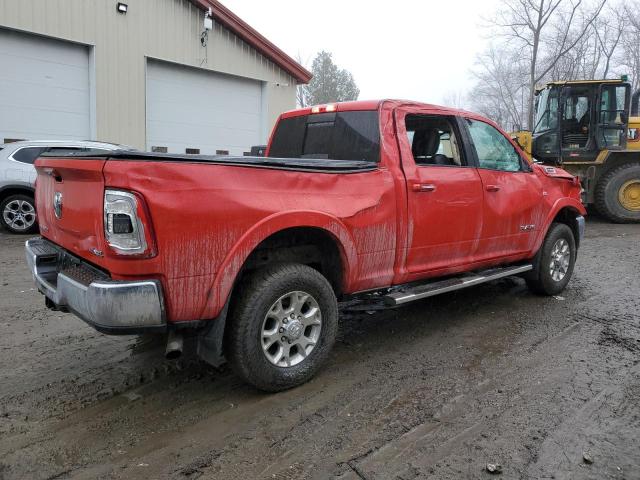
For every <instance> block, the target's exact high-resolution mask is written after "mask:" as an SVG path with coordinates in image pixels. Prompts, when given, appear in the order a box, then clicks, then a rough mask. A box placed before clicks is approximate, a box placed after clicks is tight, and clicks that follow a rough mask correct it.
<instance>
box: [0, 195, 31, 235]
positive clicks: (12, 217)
mask: <svg viewBox="0 0 640 480" xmlns="http://www.w3.org/2000/svg"><path fill="white" fill-rule="evenodd" d="M0 226H1V227H2V228H3V229H4V230H6V231H8V232H11V233H33V232H35V231H36V230H37V229H38V223H37V218H36V208H35V202H34V200H33V197H31V196H29V195H24V194H17V195H10V196H8V197H7V198H5V199H4V200H2V201H1V202H0Z"/></svg>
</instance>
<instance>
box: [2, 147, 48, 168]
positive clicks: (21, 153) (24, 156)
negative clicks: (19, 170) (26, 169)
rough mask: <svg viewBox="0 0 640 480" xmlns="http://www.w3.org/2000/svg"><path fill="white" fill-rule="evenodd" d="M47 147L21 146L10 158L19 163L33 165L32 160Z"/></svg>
mask: <svg viewBox="0 0 640 480" xmlns="http://www.w3.org/2000/svg"><path fill="white" fill-rule="evenodd" d="M46 149H47V147H27V148H21V149H20V150H18V151H17V152H15V153H14V154H13V155H12V156H11V158H13V159H14V160H16V161H18V162H21V163H29V164H31V165H33V162H35V161H36V158H38V157H39V156H40V154H41V153H42V152H44V151H45V150H46Z"/></svg>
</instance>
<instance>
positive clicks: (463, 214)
mask: <svg viewBox="0 0 640 480" xmlns="http://www.w3.org/2000/svg"><path fill="white" fill-rule="evenodd" d="M396 126H397V127H396V128H397V133H398V138H399V145H400V154H401V160H402V168H403V170H404V174H405V179H406V188H407V198H408V199H407V202H408V204H407V207H408V224H409V226H408V233H407V249H406V259H405V268H406V271H407V274H408V276H407V278H406V280H408V281H411V280H414V279H418V278H420V277H422V276H423V275H421V273H423V272H429V271H436V270H442V269H445V270H446V269H447V268H452V267H456V266H459V265H463V264H466V263H470V262H471V261H472V260H473V256H474V253H475V250H476V246H477V240H478V237H479V234H480V230H481V227H482V202H483V193H482V182H481V180H480V176H479V174H478V171H477V170H476V169H475V168H474V167H473V165H472V164H471V163H470V162H469V159H468V158H467V155H465V152H464V149H463V148H462V143H461V138H462V137H461V132H460V129H459V126H458V122H457V120H456V118H455V117H453V116H450V115H439V114H437V113H434V112H433V111H428V110H425V111H422V110H417V109H410V110H403V109H398V110H396Z"/></svg>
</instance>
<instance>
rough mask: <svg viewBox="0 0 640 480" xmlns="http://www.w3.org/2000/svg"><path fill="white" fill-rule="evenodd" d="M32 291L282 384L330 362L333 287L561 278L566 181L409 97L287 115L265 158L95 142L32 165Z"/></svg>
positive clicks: (576, 187) (569, 219) (490, 130)
mask: <svg viewBox="0 0 640 480" xmlns="http://www.w3.org/2000/svg"><path fill="white" fill-rule="evenodd" d="M36 168H37V172H38V177H37V190H36V197H37V199H36V203H37V212H38V216H39V222H40V228H41V235H42V236H41V237H39V238H36V239H33V240H29V241H28V242H27V243H26V254H27V261H28V263H29V266H30V268H31V271H32V272H33V275H34V279H35V282H36V284H37V286H38V289H39V290H40V291H41V292H42V293H43V294H44V295H45V296H46V304H47V305H48V306H49V307H50V308H53V309H58V310H63V311H71V312H73V313H75V314H76V315H78V316H79V317H81V318H82V319H83V320H85V321H86V322H88V323H89V324H90V325H92V326H93V327H95V328H96V329H98V330H99V331H102V332H105V333H112V334H139V333H143V332H164V333H166V334H168V344H167V354H168V356H175V355H177V354H179V353H180V352H181V350H182V345H183V339H184V338H185V337H194V336H195V337H197V349H198V353H199V355H200V356H201V357H202V358H203V359H205V360H206V361H208V362H210V363H211V364H213V365H218V364H220V363H221V362H222V361H223V360H224V359H225V358H226V359H227V360H228V361H229V362H230V364H231V365H232V367H233V368H234V370H235V371H236V372H237V373H238V374H239V375H240V376H241V377H242V378H243V379H244V380H246V381H247V382H249V383H251V384H253V385H255V386H256V387H258V388H260V389H264V390H268V391H277V390H282V389H285V388H290V387H292V386H295V385H298V384H300V383H302V382H304V381H306V380H308V379H309V378H310V377H311V376H312V375H313V374H314V373H315V372H316V371H317V370H318V368H319V367H320V365H321V364H322V363H323V362H324V361H325V360H326V359H327V356H328V355H329V351H330V350H331V347H332V345H333V343H334V339H335V335H336V330H337V325H338V301H339V300H340V301H344V300H348V304H349V305H354V304H360V305H364V307H363V308H368V305H369V304H371V305H372V308H373V306H378V307H379V306H381V305H385V306H388V307H394V306H398V305H402V304H405V303H407V302H410V301H414V300H419V299H421V298H425V297H429V296H432V295H436V294H438V293H443V292H449V291H452V290H457V289H460V288H465V287H469V286H473V285H477V284H479V283H482V282H486V281H490V280H493V279H496V278H501V277H505V276H511V275H522V276H524V277H525V278H526V281H527V284H528V285H529V286H530V288H531V289H532V290H533V291H535V292H536V293H541V294H546V295H552V294H557V293H559V292H560V291H562V290H563V289H564V288H565V286H566V285H567V283H568V282H569V279H570V277H571V274H572V271H573V267H574V262H575V259H576V253H577V248H578V246H579V243H580V240H581V238H582V235H583V231H584V217H583V215H584V214H585V213H586V212H585V209H584V207H583V206H582V204H581V202H580V184H579V182H578V180H577V179H576V178H574V177H573V176H572V175H570V174H568V173H566V172H565V171H563V170H561V169H559V168H552V167H546V166H542V165H538V164H530V163H529V162H527V160H526V159H525V157H524V155H523V154H522V152H521V151H520V149H519V147H518V146H517V145H516V144H514V143H513V142H512V141H511V139H510V138H509V137H508V136H507V135H506V134H505V133H504V132H503V131H502V130H500V129H499V128H498V127H497V126H496V125H495V124H494V123H493V122H491V121H489V120H487V119H485V118H483V117H481V116H478V115H475V114H472V113H468V112H463V111H458V110H452V109H448V108H443V107H437V106H432V105H425V104H420V103H414V102H407V101H392V100H385V101H376V102H349V103H341V104H331V105H325V106H316V107H312V108H306V109H301V110H296V111H292V112H288V113H285V114H283V115H281V117H280V118H279V120H278V122H277V124H276V127H275V128H274V131H273V134H272V137H271V140H270V142H269V145H268V150H267V156H266V157H226V156H191V155H171V154H158V153H140V152H131V151H130V152H112V153H109V154H106V155H105V154H104V152H96V154H95V155H92V153H91V152H84V153H82V154H69V155H67V156H64V157H61V156H57V157H47V156H43V157H41V158H40V159H38V160H37V162H36Z"/></svg>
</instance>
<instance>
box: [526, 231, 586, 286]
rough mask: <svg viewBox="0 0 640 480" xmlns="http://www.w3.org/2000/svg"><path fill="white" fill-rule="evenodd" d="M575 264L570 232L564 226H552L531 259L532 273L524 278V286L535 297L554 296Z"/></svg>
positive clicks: (573, 243) (574, 251)
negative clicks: (535, 294) (534, 294)
mask: <svg viewBox="0 0 640 480" xmlns="http://www.w3.org/2000/svg"><path fill="white" fill-rule="evenodd" d="M575 262H576V240H575V238H574V236H573V231H572V230H571V228H569V227H568V226H567V225H565V224H564V223H553V224H551V227H549V231H548V232H547V236H546V237H545V239H544V242H543V243H542V247H541V248H540V250H539V251H538V253H537V254H536V256H535V258H534V261H533V270H532V271H531V272H529V274H528V275H527V276H526V277H525V280H526V281H527V286H528V287H529V289H530V290H531V291H532V292H534V293H537V294H539V295H557V294H559V293H560V292H562V291H563V290H564V289H565V288H566V286H567V284H568V283H569V280H571V275H572V274H573V268H574V266H575Z"/></svg>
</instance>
